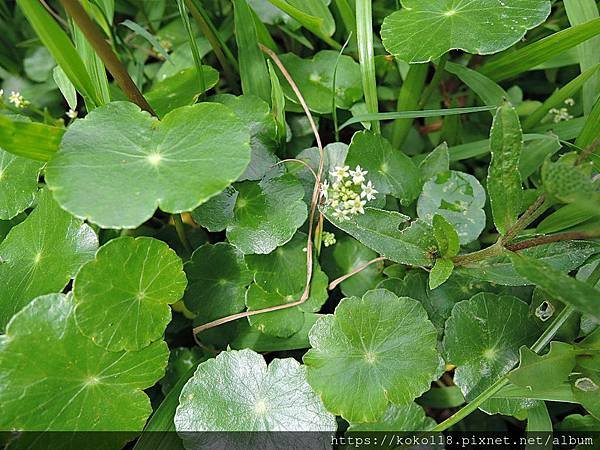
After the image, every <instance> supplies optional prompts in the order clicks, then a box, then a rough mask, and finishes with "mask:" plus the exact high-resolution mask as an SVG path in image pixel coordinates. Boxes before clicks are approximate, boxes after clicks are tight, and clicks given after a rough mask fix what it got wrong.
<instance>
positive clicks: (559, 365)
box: [508, 342, 575, 390]
mask: <svg viewBox="0 0 600 450" xmlns="http://www.w3.org/2000/svg"><path fill="white" fill-rule="evenodd" d="M519 354H520V357H519V359H520V364H519V367H517V368H516V369H514V370H513V371H512V372H510V373H509V375H508V379H509V380H510V381H512V382H513V383H514V384H516V385H517V386H522V387H526V388H529V389H533V390H537V389H547V388H550V387H552V386H556V385H559V384H561V383H564V382H566V381H567V380H568V378H569V374H570V373H571V371H572V370H573V367H575V349H574V348H573V346H571V345H570V344H566V343H564V342H551V343H550V351H549V352H548V353H546V354H545V355H543V356H539V355H538V354H536V353H535V352H533V351H531V350H530V349H529V348H527V347H526V346H523V347H521V348H520V349H519Z"/></svg>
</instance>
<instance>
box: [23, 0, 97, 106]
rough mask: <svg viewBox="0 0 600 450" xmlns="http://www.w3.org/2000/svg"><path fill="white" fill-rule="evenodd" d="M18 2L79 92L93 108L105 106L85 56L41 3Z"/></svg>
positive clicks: (25, 0)
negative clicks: (84, 58)
mask: <svg viewBox="0 0 600 450" xmlns="http://www.w3.org/2000/svg"><path fill="white" fill-rule="evenodd" d="M17 3H18V5H19V7H20V8H21V10H22V11H23V13H24V14H25V17H27V20H28V21H29V23H30V24H31V26H32V27H33V29H34V31H35V32H36V34H37V35H38V36H39V38H40V40H41V41H42V43H43V44H44V45H45V46H46V48H47V49H48V51H50V53H51V54H52V57H53V58H54V60H55V61H56V62H57V63H58V65H59V66H60V67H62V69H63V71H64V72H65V74H66V75H67V77H69V80H71V83H73V85H74V86H75V89H77V90H78V91H79V93H80V94H81V95H82V96H83V97H85V98H86V100H87V101H88V103H90V104H91V105H92V106H98V105H102V104H103V99H102V98H101V97H100V96H99V95H98V93H97V92H96V89H95V86H94V84H93V83H92V79H91V78H90V75H89V73H88V71H87V69H86V67H85V65H84V63H83V61H82V60H81V57H80V56H79V54H78V53H77V50H76V49H75V46H74V45H73V43H72V42H71V40H70V39H69V37H68V36H67V34H66V33H65V32H64V31H63V29H62V28H61V27H60V26H59V25H58V24H57V23H56V22H55V21H54V19H53V18H52V17H51V16H50V14H49V13H48V12H47V11H46V10H45V9H44V7H43V6H42V4H41V3H40V2H38V1H31V0H17Z"/></svg>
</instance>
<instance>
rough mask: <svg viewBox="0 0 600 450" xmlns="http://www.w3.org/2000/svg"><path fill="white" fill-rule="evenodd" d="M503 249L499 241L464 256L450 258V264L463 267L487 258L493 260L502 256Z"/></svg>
mask: <svg viewBox="0 0 600 450" xmlns="http://www.w3.org/2000/svg"><path fill="white" fill-rule="evenodd" d="M503 251H504V249H503V248H502V245H501V244H500V242H499V241H496V243H495V244H494V245H491V246H489V247H486V248H484V249H482V250H478V251H476V252H472V253H467V254H466V255H458V256H455V257H454V258H452V262H453V263H454V265H455V266H465V265H468V264H472V263H475V262H478V261H483V260H484V259H487V258H493V257H494V256H500V255H502V252H503Z"/></svg>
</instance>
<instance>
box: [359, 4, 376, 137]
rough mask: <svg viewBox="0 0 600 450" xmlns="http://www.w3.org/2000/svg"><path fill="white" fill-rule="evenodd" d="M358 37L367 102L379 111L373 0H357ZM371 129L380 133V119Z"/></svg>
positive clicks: (373, 123) (374, 109) (374, 110)
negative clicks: (374, 47)
mask: <svg viewBox="0 0 600 450" xmlns="http://www.w3.org/2000/svg"><path fill="white" fill-rule="evenodd" d="M356 37H357V40H358V60H359V62H360V71H361V74H362V84H363V91H364V94H365V103H366V104H367V110H368V111H369V112H370V113H377V112H379V106H378V99H377V79H376V77H375V54H374V51H373V13H372V4H371V0H356ZM371 129H372V130H373V131H374V132H375V133H380V131H381V128H380V125H379V121H378V120H373V121H372V122H371Z"/></svg>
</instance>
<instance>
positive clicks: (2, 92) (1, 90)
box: [0, 89, 4, 97]
mask: <svg viewBox="0 0 600 450" xmlns="http://www.w3.org/2000/svg"><path fill="white" fill-rule="evenodd" d="M3 95H4V89H0V97H2V96H3Z"/></svg>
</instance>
